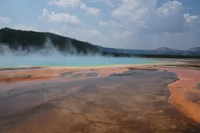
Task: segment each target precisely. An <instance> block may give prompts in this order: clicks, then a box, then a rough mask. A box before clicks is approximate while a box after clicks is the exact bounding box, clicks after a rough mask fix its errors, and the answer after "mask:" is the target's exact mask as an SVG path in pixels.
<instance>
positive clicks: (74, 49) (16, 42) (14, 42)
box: [0, 28, 200, 57]
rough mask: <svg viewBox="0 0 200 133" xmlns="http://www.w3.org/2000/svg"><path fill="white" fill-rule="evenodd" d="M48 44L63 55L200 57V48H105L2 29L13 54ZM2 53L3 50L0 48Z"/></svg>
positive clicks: (0, 37)
mask: <svg viewBox="0 0 200 133" xmlns="http://www.w3.org/2000/svg"><path fill="white" fill-rule="evenodd" d="M47 43H50V44H51V45H53V47H54V48H55V49H57V51H59V52H60V53H62V54H81V55H87V54H101V55H112V56H115V57H119V56H138V55H145V56H146V55H184V56H187V55H200V47H196V48H191V49H188V50H176V49H170V48H167V47H161V48H158V49H155V50H136V49H117V48H105V47H101V46H97V45H93V44H91V43H89V42H83V41H79V40H76V39H73V38H69V37H64V36H60V35H56V34H53V33H48V32H35V31H22V30H14V29H10V28H2V29H0V46H1V45H5V46H7V47H8V48H9V49H10V50H11V51H13V52H14V51H17V50H19V49H20V50H22V51H28V52H29V51H31V52H32V51H33V49H34V50H35V51H37V50H40V49H44V48H46V44H47ZM1 53H2V49H1V47H0V54H1Z"/></svg>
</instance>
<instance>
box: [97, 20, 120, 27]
mask: <svg viewBox="0 0 200 133" xmlns="http://www.w3.org/2000/svg"><path fill="white" fill-rule="evenodd" d="M99 26H114V27H124V26H123V25H122V24H118V23H117V22H115V21H113V20H109V21H102V20H101V21H99Z"/></svg>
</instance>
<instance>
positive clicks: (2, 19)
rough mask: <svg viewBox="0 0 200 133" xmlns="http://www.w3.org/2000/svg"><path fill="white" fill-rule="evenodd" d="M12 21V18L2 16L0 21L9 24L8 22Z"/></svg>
mask: <svg viewBox="0 0 200 133" xmlns="http://www.w3.org/2000/svg"><path fill="white" fill-rule="evenodd" d="M11 21H12V19H11V18H8V17H2V16H0V22H2V23H5V24H7V23H10V22H11Z"/></svg>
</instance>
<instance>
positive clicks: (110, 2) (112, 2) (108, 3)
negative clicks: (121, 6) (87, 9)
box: [91, 0, 117, 8]
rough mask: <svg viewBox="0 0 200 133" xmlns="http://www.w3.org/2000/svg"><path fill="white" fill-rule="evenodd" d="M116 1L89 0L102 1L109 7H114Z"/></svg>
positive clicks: (93, 0)
mask: <svg viewBox="0 0 200 133" xmlns="http://www.w3.org/2000/svg"><path fill="white" fill-rule="evenodd" d="M116 1H117V0H91V2H103V3H105V4H106V5H107V6H108V7H110V8H113V7H115V3H117V2H116Z"/></svg>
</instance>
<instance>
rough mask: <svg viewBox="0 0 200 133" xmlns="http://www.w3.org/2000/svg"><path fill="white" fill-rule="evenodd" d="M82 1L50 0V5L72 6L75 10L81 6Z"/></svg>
mask: <svg viewBox="0 0 200 133" xmlns="http://www.w3.org/2000/svg"><path fill="white" fill-rule="evenodd" d="M80 3H81V2H80V0H49V1H48V5H51V6H52V5H56V6H60V7H67V6H71V7H73V8H75V7H77V6H78V5H79V4H80Z"/></svg>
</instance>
